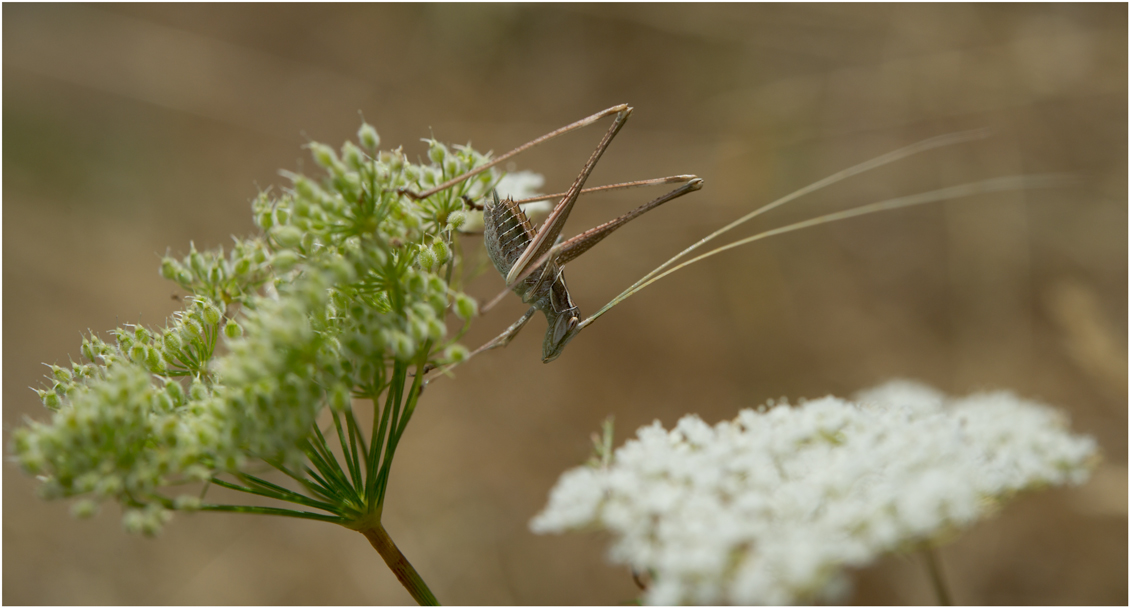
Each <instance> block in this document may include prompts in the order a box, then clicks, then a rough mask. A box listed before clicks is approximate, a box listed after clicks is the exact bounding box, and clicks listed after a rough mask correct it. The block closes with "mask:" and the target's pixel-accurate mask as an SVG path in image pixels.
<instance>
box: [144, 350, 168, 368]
mask: <svg viewBox="0 0 1130 608" xmlns="http://www.w3.org/2000/svg"><path fill="white" fill-rule="evenodd" d="M145 351H146V353H145V354H146V357H145V366H146V367H147V368H149V371H151V372H159V371H161V370H163V369H165V358H164V357H162V356H161V351H159V350H157V349H156V348H146V349H145Z"/></svg>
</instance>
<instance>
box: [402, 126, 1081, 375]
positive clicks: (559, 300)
mask: <svg viewBox="0 0 1130 608" xmlns="http://www.w3.org/2000/svg"><path fill="white" fill-rule="evenodd" d="M631 113H632V108H631V107H629V106H627V105H623V104H622V105H618V106H613V107H611V108H608V109H606V110H603V111H601V112H597V113H596V114H593V115H592V116H589V117H587V118H583V119H581V120H579V121H577V122H575V123H572V124H570V125H566V126H564V127H562V128H560V129H557V130H556V131H553V132H551V133H548V134H546V135H543V136H541V137H539V138H537V139H535V140H533V141H531V142H529V143H526V144H524V145H522V146H519V147H517V148H515V149H514V150H511V151H510V152H507V153H506V154H503V155H501V156H499V157H497V158H495V159H493V160H492V161H490V162H488V163H485V164H483V165H480V166H479V167H476V168H474V169H473V170H471V171H469V172H467V173H465V174H463V175H460V176H458V177H455V178H453V179H451V180H448V181H447V182H444V183H442V184H440V185H438V186H436V187H434V188H432V189H430V190H426V191H424V192H421V193H415V192H411V191H407V190H405V191H402V192H403V194H405V195H407V196H410V197H412V198H414V199H421V198H425V197H427V196H431V195H432V194H435V193H436V192H439V191H441V190H444V189H446V188H450V187H452V186H454V185H456V184H459V183H460V182H463V181H464V180H466V179H468V178H470V177H473V176H475V175H477V174H479V173H482V172H483V171H486V170H487V169H489V168H491V167H493V166H495V165H497V164H499V163H501V162H503V161H505V160H507V159H509V158H511V157H513V156H515V155H517V154H519V153H521V152H523V151H525V150H528V149H530V148H532V147H534V146H536V145H538V144H540V143H542V142H544V141H546V140H549V139H552V138H554V137H557V136H558V135H561V134H564V133H567V132H569V131H573V130H575V129H579V128H581V127H585V126H587V125H590V124H592V123H594V122H596V121H598V120H600V119H601V118H604V117H606V116H612V115H615V117H616V118H615V119H614V121H613V123H612V125H611V126H610V127H609V129H608V131H607V132H606V133H605V134H604V138H603V139H602V140H601V141H600V143H599V144H598V145H597V147H596V150H595V151H593V153H592V156H590V157H589V160H588V161H587V162H586V163H585V165H584V168H583V169H581V173H580V174H579V175H578V176H577V178H576V179H575V180H574V181H573V185H572V186H571V187H570V188H569V190H568V191H566V192H563V193H559V194H551V195H546V196H538V197H533V198H528V199H524V200H521V201H514V200H511V199H509V198H508V199H505V200H499V199H498V195H497V194H495V193H493V192H492V198H491V200H488V201H487V202H486V203H485V204H479V203H476V202H474V201H470V200H468V201H466V202H467V203H468V204H469V205H471V206H472V207H474V208H476V209H482V210H483V212H484V232H483V236H484V239H485V242H486V248H487V253H488V255H489V257H490V259H491V261H492V262H493V263H494V266H495V268H496V269H497V270H498V272H499V273H501V274H502V276H503V277H505V279H506V285H507V287H508V288H509V289H511V290H513V291H514V292H515V293H517V294H518V295H519V296H521V298H522V301H523V302H525V303H527V304H530V309H529V310H528V311H526V314H524V315H523V316H522V318H520V319H518V321H516V322H515V323H514V324H513V325H511V326H510V327H508V328H507V329H506V331H504V332H502V334H500V335H499V336H498V337H496V338H495V339H493V340H491V341H490V342H488V343H486V344H484V345H483V346H482V347H480V348H478V349H476V350H475V351H474V352H473V353H471V354H472V355H475V354H478V353H480V352H482V351H484V350H488V349H491V348H497V347H500V346H505V345H506V344H507V343H509V342H510V340H512V339H513V338H514V336H516V335H517V334H518V332H519V331H520V330H521V329H522V327H523V326H524V325H525V324H526V322H527V321H529V320H530V318H531V317H533V315H534V312H535V311H538V310H541V311H542V312H543V313H544V314H545V316H546V320H547V321H548V323H549V327H548V329H547V330H546V334H545V340H544V342H543V344H542V361H544V362H546V363H548V362H550V361H552V360H554V359H556V358H557V357H558V356H560V355H561V351H562V350H563V349H564V348H565V345H566V344H568V343H569V341H570V340H572V339H573V337H574V336H576V335H577V334H578V333H580V331H581V330H582V329H584V328H585V327H587V326H588V325H590V324H591V323H592V322H593V321H595V320H596V319H597V318H598V317H600V316H601V315H603V314H604V313H605V312H607V311H609V310H610V309H612V307H614V306H616V305H617V304H619V303H620V302H622V301H624V300H625V299H626V298H628V297H629V296H631V295H632V294H634V293H636V292H637V291H639V290H641V289H643V288H644V287H646V286H648V285H650V284H651V283H653V282H655V281H657V280H659V279H660V278H662V277H664V276H667V275H668V274H670V273H672V272H674V271H676V270H678V269H680V268H682V267H684V266H687V265H690V264H693V263H695V262H697V261H699V260H702V259H705V258H707V257H710V256H712V255H714V254H716V253H720V252H722V251H725V250H727V249H731V248H734V247H737V246H740V245H744V244H747V243H751V242H753V241H756V240H760V239H762V238H765V237H769V236H773V235H776V234H783V233H785V232H791V231H793V230H799V229H801V228H806V227H810V226H815V225H817V224H822V223H826V222H832V221H837V220H841V219H847V218H849V217H855V216H858V215H865V214H868V213H874V212H877V211H884V210H889V209H897V208H900V207H908V206H911V205H919V204H923V203H928V202H935V201H943V200H949V199H954V198H960V197H965V196H971V195H974V194H979V193H986V192H998V191H1006V190H1020V189H1027V188H1037V187H1045V186H1052V185H1061V184H1063V183H1064V181H1065V180H1064V177H1063V176H1056V175H1046V176H1009V177H999V178H993V179H987V180H982V181H978V182H972V183H967V184H963V185H959V186H952V187H949V188H942V189H939V190H933V191H930V192H923V193H920V194H916V195H911V196H905V197H899V198H895V199H890V200H886V201H881V202H877V203H872V204H870V205H864V206H862V207H856V208H853V209H848V210H845V211H840V212H836V213H831V214H827V215H822V216H819V217H816V218H813V219H810V220H805V221H802V222H797V223H795V224H790V225H787V226H783V227H780V228H775V229H773V230H769V231H766V232H762V233H758V234H755V235H753V236H751V237H747V238H744V239H740V240H738V241H735V242H733V243H730V244H728V245H724V246H722V247H718V248H716V249H713V250H711V251H708V252H707V253H704V254H700V255H698V256H696V257H694V258H692V259H690V260H688V261H685V262H683V263H681V264H679V265H677V266H675V267H674V268H668V267H669V266H671V265H672V264H674V263H675V262H676V261H678V260H679V259H680V258H682V257H684V256H686V255H687V254H688V253H690V252H691V251H693V250H695V249H697V248H698V247H700V246H702V245H703V244H705V243H707V242H709V241H710V240H712V239H714V238H715V237H717V236H719V235H721V234H723V233H725V232H727V231H729V230H731V229H732V228H735V227H737V226H738V225H740V224H742V223H745V222H747V221H749V220H750V219H752V218H754V217H756V216H758V215H760V214H762V213H765V212H766V211H769V210H770V209H774V208H776V207H779V206H781V205H784V204H785V203H788V202H790V201H792V200H794V199H796V198H799V197H801V196H803V195H805V194H809V193H811V192H814V191H816V190H819V189H821V188H824V187H826V186H829V185H831V184H833V183H835V182H838V181H841V180H843V179H846V178H848V177H851V176H853V175H856V174H859V173H862V172H864V171H868V170H870V169H874V168H876V167H879V166H881V165H885V164H888V163H891V162H894V161H896V160H899V159H902V158H905V157H907V156H910V155H912V154H917V153H919V152H924V151H926V150H930V149H933V148H938V147H941V146H946V145H951V144H955V143H960V142H964V141H969V140H973V139H980V138H982V137H985V136H986V132H985V131H968V132H963V133H954V134H950V135H942V136H939V137H934V138H932V139H927V140H925V141H921V142H919V143H916V144H912V145H910V146H907V147H905V148H902V149H899V150H895V151H894V152H890V153H888V154H884V155H883V156H879V157H877V158H874V159H871V160H869V161H866V162H863V163H861V164H859V165H856V166H854V167H850V168H848V169H845V170H843V171H840V172H839V173H836V174H834V175H831V176H829V177H827V178H824V179H822V180H820V181H818V182H815V183H813V184H810V185H808V186H806V187H804V188H801V189H800V190H797V191H796V192H793V193H792V194H789V195H787V196H784V197H782V198H780V199H777V200H776V201H773V202H772V203H769V204H768V205H765V206H763V207H760V208H758V209H756V210H754V211H752V212H750V213H748V214H746V215H745V216H743V217H741V218H739V219H737V220H735V221H734V222H731V223H730V224H728V225H727V226H725V227H723V228H721V229H719V230H717V231H715V232H714V233H713V234H711V235H709V236H707V237H705V238H703V239H702V240H700V241H698V242H697V243H695V244H694V245H692V246H690V247H688V248H687V249H685V250H684V251H683V252H681V253H679V254H678V255H676V256H675V257H673V258H671V259H670V260H668V261H667V262H665V263H664V264H663V265H661V266H660V267H658V268H656V269H655V270H653V271H652V272H650V273H648V274H647V275H646V276H644V277H643V278H641V279H640V280H639V281H636V283H635V284H633V285H632V286H631V287H629V288H628V289H626V290H625V291H624V292H623V293H621V294H620V295H619V296H617V297H616V298H613V300H612V301H611V302H609V303H608V304H607V305H605V306H604V308H601V309H600V310H599V311H597V312H596V313H595V314H593V315H592V316H591V317H589V318H587V319H585V320H583V321H582V320H581V313H580V311H579V310H578V308H577V306H576V305H575V304H574V303H573V300H572V298H571V297H570V295H569V289H568V287H566V285H565V277H564V273H563V271H562V267H563V266H564V265H565V264H567V263H568V262H570V261H572V260H574V259H576V258H577V257H578V256H580V255H581V254H582V253H584V252H586V251H588V250H589V249H590V248H592V247H593V245H596V244H597V243H599V242H600V241H601V240H603V239H604V238H605V237H606V236H608V235H609V234H611V233H612V232H613V231H615V230H616V229H617V228H619V227H621V226H623V225H624V224H627V223H628V222H630V221H632V220H633V219H635V218H637V217H639V216H641V215H643V214H644V213H647V212H648V211H650V210H652V209H654V208H656V207H658V206H659V205H662V204H663V203H666V202H668V201H671V200H674V199H676V198H678V197H680V196H682V195H684V194H687V193H689V192H693V191H695V190H698V189H700V188H702V183H703V181H702V179H700V178H698V177H696V176H694V175H675V176H671V177H663V178H658V179H650V180H643V181H637V182H625V183H621V184H612V185H609V186H600V187H596V188H585V187H584V185H585V182H586V181H587V180H588V177H589V174H590V173H592V170H593V168H594V167H595V166H596V163H597V161H599V160H600V157H601V155H603V154H604V151H605V149H607V148H608V144H609V143H611V141H612V139H613V138H614V137H615V136H616V134H617V133H618V132H619V131H620V128H621V127H623V126H624V123H625V122H626V121H627V119H628V116H629V115H630V114H631ZM671 183H682V184H683V185H682V186H680V187H678V188H676V189H674V190H672V191H670V192H668V193H667V194H664V195H663V196H660V197H659V198H656V199H654V200H652V201H650V202H648V203H645V204H643V205H641V206H639V207H637V208H636V209H634V210H632V211H630V212H628V213H626V214H624V215H622V216H620V217H618V218H616V219H613V220H611V221H608V222H605V223H604V224H601V225H599V226H596V227H595V228H591V229H589V230H587V231H585V232H583V233H581V234H579V235H577V236H575V237H573V238H571V239H568V240H565V241H561V240H560V239H559V236H560V234H561V230H562V228H564V226H565V221H566V220H567V219H568V217H569V213H570V212H571V211H572V209H573V205H574V203H576V201H577V197H578V196H580V195H581V194H583V193H588V192H596V191H603V190H612V189H616V188H630V187H637V186H648V185H658V184H671ZM556 197H561V200H560V202H558V203H557V205H556V206H554V208H553V210H552V211H551V212H550V214H549V216H548V217H547V218H546V220H545V222H544V223H543V224H542V225H541V227H540V228H538V229H537V230H535V229H534V228H533V226H532V224H531V223H530V220H529V219H528V218H527V217H526V214H525V213H524V212H523V211H522V210H521V209H520V208H519V206H518V205H519V203H526V202H532V201H537V200H546V199H550V198H556ZM489 306H490V305H488V307H487V308H489Z"/></svg>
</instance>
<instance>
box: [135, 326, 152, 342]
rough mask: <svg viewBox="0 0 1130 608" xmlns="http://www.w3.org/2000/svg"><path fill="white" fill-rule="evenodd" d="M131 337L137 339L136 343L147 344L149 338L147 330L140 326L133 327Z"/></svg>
mask: <svg viewBox="0 0 1130 608" xmlns="http://www.w3.org/2000/svg"><path fill="white" fill-rule="evenodd" d="M133 336H134V337H135V338H137V341H138V342H148V341H149V337H150V336H149V330H147V329H145V328H144V327H142V326H140V325H135V326H134V328H133Z"/></svg>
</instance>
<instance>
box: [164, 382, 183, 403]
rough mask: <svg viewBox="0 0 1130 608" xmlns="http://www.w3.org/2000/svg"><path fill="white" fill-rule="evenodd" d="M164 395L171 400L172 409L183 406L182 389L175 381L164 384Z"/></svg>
mask: <svg viewBox="0 0 1130 608" xmlns="http://www.w3.org/2000/svg"><path fill="white" fill-rule="evenodd" d="M165 394H167V395H168V396H169V398H170V399H171V400H172V402H173V407H180V406H182V405H184V387H183V386H181V384H180V382H178V381H177V380H170V381H168V382H166V383H165Z"/></svg>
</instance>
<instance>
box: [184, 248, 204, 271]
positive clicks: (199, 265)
mask: <svg viewBox="0 0 1130 608" xmlns="http://www.w3.org/2000/svg"><path fill="white" fill-rule="evenodd" d="M188 267H189V268H191V269H192V272H193V273H195V274H196V276H198V277H203V276H204V275H205V274H207V272H208V268H207V267H206V266H205V264H204V256H203V255H201V254H200V252H199V251H197V250H196V247H195V246H194V247H193V248H192V253H190V254H188Z"/></svg>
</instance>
